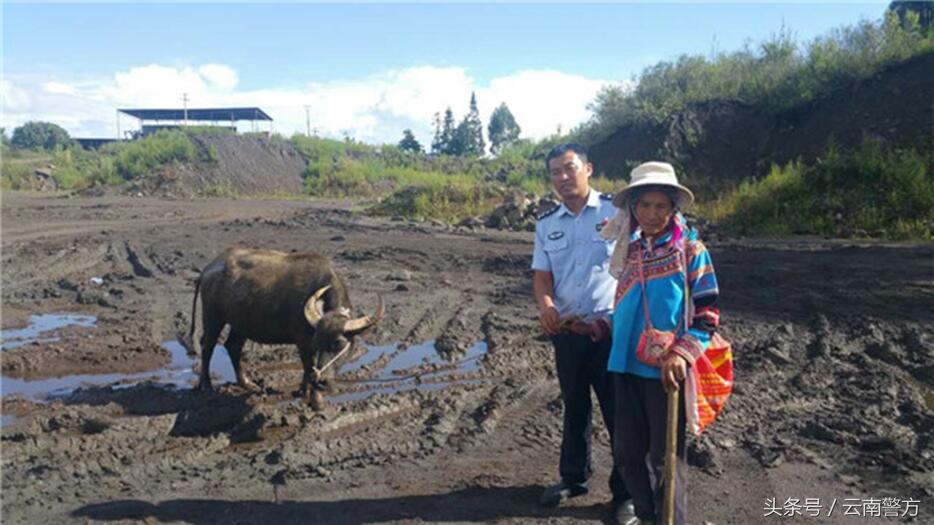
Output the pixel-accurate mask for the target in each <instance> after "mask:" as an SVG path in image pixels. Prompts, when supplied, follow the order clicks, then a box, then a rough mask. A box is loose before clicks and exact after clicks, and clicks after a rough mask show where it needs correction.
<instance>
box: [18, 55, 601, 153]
mask: <svg viewBox="0 0 934 525" xmlns="http://www.w3.org/2000/svg"><path fill="white" fill-rule="evenodd" d="M8 78H15V79H16V85H14V84H13V83H12V82H11V81H7V80H4V81H3V83H2V84H0V92H2V94H3V99H4V100H3V108H4V115H3V125H4V126H8V127H14V126H15V125H19V124H22V123H23V122H25V121H27V120H49V121H52V122H56V123H58V124H60V125H62V126H63V127H65V128H66V129H68V131H69V132H70V133H71V134H72V135H75V136H113V135H114V133H115V129H114V128H115V126H116V125H115V118H114V110H115V109H116V108H119V107H136V108H147V107H149V108H163V107H181V106H182V100H181V97H182V94H183V93H186V94H187V95H188V99H189V102H188V107H189V108H197V107H211V106H258V107H260V108H262V109H263V110H265V111H266V112H267V113H268V114H269V115H270V116H272V118H273V119H274V120H275V122H274V123H273V129H274V130H275V131H278V132H281V133H284V134H286V135H289V134H292V133H294V132H300V133H304V132H305V129H306V126H305V106H308V107H309V110H308V112H309V115H310V118H311V126H312V127H313V128H316V130H317V131H318V133H319V134H322V135H325V136H333V137H340V136H342V135H344V134H349V135H350V136H352V137H354V138H356V139H358V140H363V141H366V142H371V143H382V142H396V141H398V140H399V138H400V137H401V136H402V130H403V129H405V128H411V129H412V130H413V131H414V132H415V134H416V136H417V137H418V138H419V140H420V141H422V142H423V143H429V142H430V140H431V131H432V130H431V125H432V117H433V115H434V114H435V113H436V112H443V111H444V110H445V108H447V107H451V109H452V110H453V112H454V114H455V118H457V119H458V120H459V119H460V118H462V117H463V116H464V114H465V113H466V112H467V106H468V103H469V101H470V93H471V92H476V94H477V102H478V106H479V108H480V112H481V118H482V119H483V121H484V124H485V123H487V122H488V121H489V116H490V113H492V111H493V110H494V109H495V108H496V107H497V106H499V104H500V103H502V102H505V103H506V104H507V105H508V106H509V108H510V110H511V111H512V113H513V115H515V117H516V120H517V121H518V122H519V125H520V126H521V127H522V136H523V137H531V138H541V137H544V136H547V135H550V134H552V133H554V132H555V130H556V129H557V127H558V126H559V125H560V126H561V129H562V130H563V131H568V130H569V129H571V128H572V127H573V126H575V125H577V124H579V123H581V122H583V121H584V120H586V118H587V117H588V112H587V109H586V106H587V104H588V103H590V102H591V101H593V99H594V97H595V96H596V93H597V91H598V90H599V89H600V87H601V86H602V85H604V84H607V83H610V81H608V80H604V79H593V78H587V77H583V76H579V75H570V74H567V73H563V72H560V71H548V70H524V71H518V72H516V73H513V74H511V75H508V76H503V77H498V78H494V79H492V80H490V81H489V82H488V83H486V84H481V83H479V82H477V81H476V80H475V79H474V78H472V77H471V75H470V73H469V71H468V70H467V69H466V68H463V67H453V66H452V67H435V66H416V67H410V68H404V69H397V70H390V71H385V72H381V73H377V74H373V75H369V76H366V77H363V78H359V79H349V80H348V79H343V80H334V81H329V82H318V83H308V84H306V85H304V86H301V87H296V88H283V89H277V88H268V89H259V90H249V91H247V90H237V89H236V87H237V85H238V82H239V76H238V74H237V72H236V71H235V70H234V69H232V68H231V67H229V66H226V65H223V64H213V63H212V64H204V65H200V66H181V67H171V66H164V65H159V64H149V65H143V66H138V67H133V68H130V69H127V70H124V71H119V72H117V73H115V74H114V75H113V76H112V77H110V78H101V79H97V80H93V81H87V80H83V81H81V82H78V81H69V80H68V79H55V80H53V81H47V80H45V79H43V80H42V81H39V80H38V79H30V78H28V77H26V76H16V75H8ZM134 124H135V122H134V119H132V118H130V117H125V116H124V117H121V126H122V128H123V129H129V128H131V127H133V125H134ZM249 126H250V125H249V124H248V123H241V128H247V129H248V128H249ZM257 126H258V128H259V129H264V130H265V129H268V124H267V123H258V124H257Z"/></svg>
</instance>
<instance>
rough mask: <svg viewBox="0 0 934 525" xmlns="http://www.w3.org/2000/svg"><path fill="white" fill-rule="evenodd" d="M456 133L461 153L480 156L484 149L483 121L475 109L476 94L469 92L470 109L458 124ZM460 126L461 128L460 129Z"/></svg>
mask: <svg viewBox="0 0 934 525" xmlns="http://www.w3.org/2000/svg"><path fill="white" fill-rule="evenodd" d="M458 128H459V129H458V135H459V137H458V138H459V140H458V142H460V143H461V144H460V145H461V149H462V151H461V152H460V154H461V155H471V156H475V157H479V156H482V155H483V153H484V152H485V151H486V143H485V142H484V141H483V122H482V121H481V120H480V111H479V110H478V109H477V94H476V93H471V94H470V110H469V111H468V112H467V116H465V117H464V120H463V121H462V122H461V124H460V126H458ZM461 128H462V129H461Z"/></svg>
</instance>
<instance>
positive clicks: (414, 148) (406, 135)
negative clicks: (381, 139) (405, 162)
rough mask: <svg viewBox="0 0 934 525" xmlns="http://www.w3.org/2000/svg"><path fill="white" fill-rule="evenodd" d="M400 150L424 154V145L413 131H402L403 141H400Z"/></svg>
mask: <svg viewBox="0 0 934 525" xmlns="http://www.w3.org/2000/svg"><path fill="white" fill-rule="evenodd" d="M399 149H401V150H403V151H411V152H412V153H422V145H421V144H420V143H419V142H418V140H417V139H416V138H415V135H414V134H413V133H412V130H411V129H406V130H403V131H402V140H400V141H399Z"/></svg>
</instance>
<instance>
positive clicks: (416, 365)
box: [328, 339, 488, 403]
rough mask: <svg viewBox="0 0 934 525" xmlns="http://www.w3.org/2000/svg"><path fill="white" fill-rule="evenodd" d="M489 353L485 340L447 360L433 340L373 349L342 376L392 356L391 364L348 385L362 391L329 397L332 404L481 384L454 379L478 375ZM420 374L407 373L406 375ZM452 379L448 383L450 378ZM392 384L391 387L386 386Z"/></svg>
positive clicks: (352, 364) (477, 380) (344, 371)
mask: <svg viewBox="0 0 934 525" xmlns="http://www.w3.org/2000/svg"><path fill="white" fill-rule="evenodd" d="M487 350H488V347H487V344H486V342H485V341H480V342H477V343H475V344H474V345H472V346H471V347H470V348H468V349H467V351H466V352H465V353H464V354H463V355H461V356H458V357H454V356H451V358H450V359H448V358H446V357H445V356H444V355H443V354H442V353H441V352H439V351H438V349H437V348H436V347H435V341H434V340H433V339H432V340H430V341H426V342H424V343H422V344H418V345H413V346H409V347H404V346H401V345H399V344H398V343H397V344H393V345H380V346H371V347H369V349H368V350H367V352H366V353H365V354H363V355H362V356H360V357H359V358H357V359H356V360H354V361H353V362H351V363H348V364H346V365H344V366H343V367H341V373H342V374H343V373H348V372H355V371H357V370H360V369H362V368H363V367H365V366H368V365H371V364H373V363H376V362H378V361H380V359H382V358H384V357H385V356H387V355H390V356H391V357H390V359H389V361H388V362H387V363H386V364H385V365H384V366H383V367H382V368H380V370H379V372H378V373H377V374H376V376H375V377H373V378H368V379H360V380H357V381H353V382H352V383H350V384H349V385H348V387H349V388H351V389H352V388H355V387H354V386H353V385H360V386H358V387H356V388H361V387H362V388H363V389H362V390H354V391H349V392H348V391H345V392H342V393H340V394H337V395H334V396H328V399H329V400H330V401H332V402H336V403H341V402H348V401H356V400H359V399H365V398H367V397H369V396H372V395H376V394H394V393H399V392H406V391H409V390H422V391H435V390H442V389H445V388H448V387H451V386H456V385H468V384H478V383H480V382H481V380H479V379H454V378H459V377H462V376H463V375H465V374H470V373H473V372H477V371H479V370H480V368H481V363H480V361H481V360H482V359H483V357H484V356H485V355H486V353H487ZM418 370H424V371H423V372H420V373H411V374H406V372H417V371H418ZM448 376H450V377H451V378H452V379H451V380H449V381H445V380H444V379H445V378H446V377H448ZM386 383H390V384H386Z"/></svg>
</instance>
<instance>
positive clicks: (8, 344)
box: [0, 314, 97, 350]
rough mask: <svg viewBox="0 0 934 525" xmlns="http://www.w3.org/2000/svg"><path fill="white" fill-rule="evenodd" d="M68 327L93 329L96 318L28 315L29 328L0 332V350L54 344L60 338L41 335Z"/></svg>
mask: <svg viewBox="0 0 934 525" xmlns="http://www.w3.org/2000/svg"><path fill="white" fill-rule="evenodd" d="M68 326H79V327H83V328H94V327H95V326H97V318H96V317H94V316H93V315H73V314H39V315H30V316H29V326H27V327H26V328H14V329H10V330H3V331H2V332H0V349H3V350H7V349H11V348H19V347H21V346H25V345H28V344H33V343H39V344H41V343H54V342H56V341H59V340H60V338H59V337H46V338H43V337H41V335H42V334H43V333H45V332H51V331H54V330H58V329H59V328H65V327H68Z"/></svg>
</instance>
